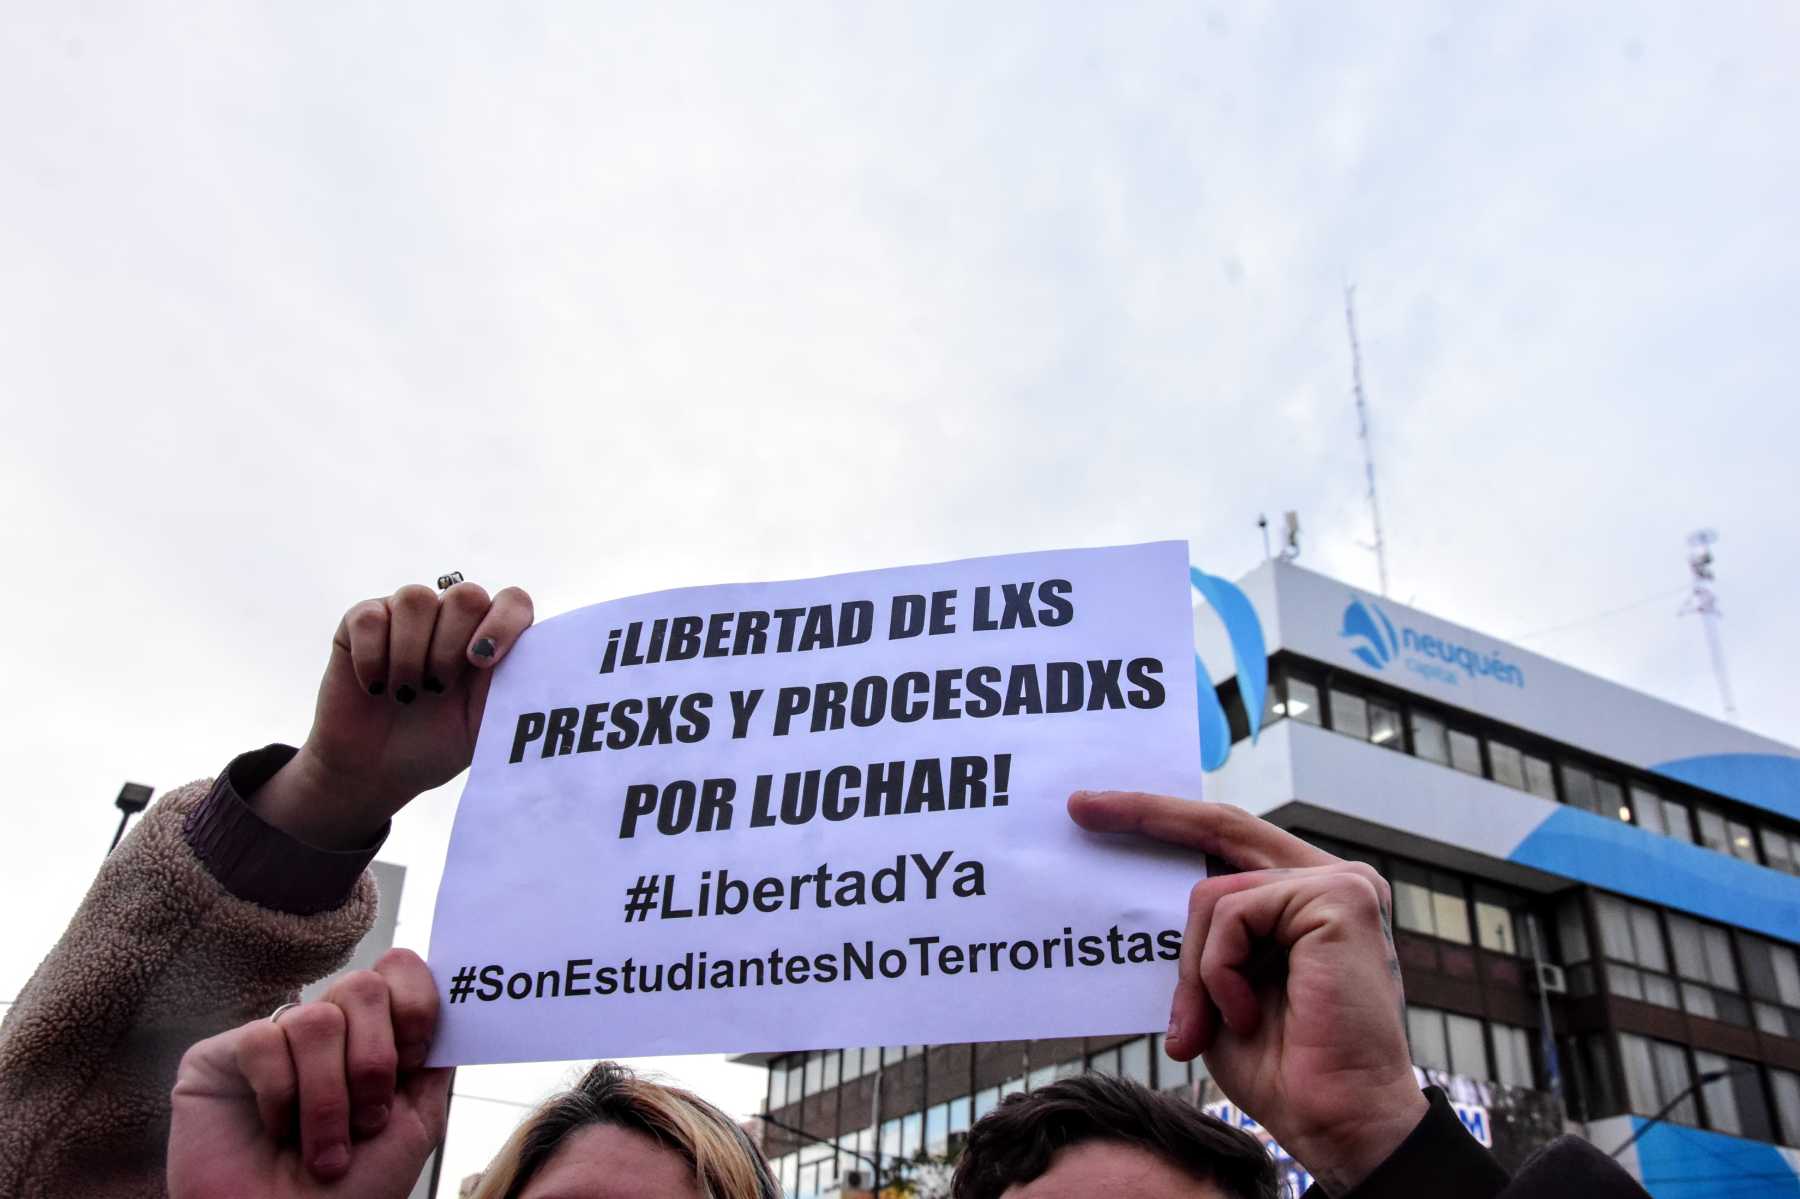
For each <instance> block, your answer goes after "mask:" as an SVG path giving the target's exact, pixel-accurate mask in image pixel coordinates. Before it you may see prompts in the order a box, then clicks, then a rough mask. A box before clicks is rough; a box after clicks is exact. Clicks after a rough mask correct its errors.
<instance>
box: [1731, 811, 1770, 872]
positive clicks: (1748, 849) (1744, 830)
mask: <svg viewBox="0 0 1800 1199" xmlns="http://www.w3.org/2000/svg"><path fill="white" fill-rule="evenodd" d="M1725 833H1726V836H1728V837H1729V838H1731V856H1732V857H1734V858H1737V859H1738V860H1739V861H1743V862H1750V863H1752V864H1755V865H1761V861H1760V859H1758V858H1757V856H1756V842H1755V841H1754V840H1752V839H1751V837H1750V826H1749V825H1747V824H1739V823H1738V822H1737V821H1735V820H1728V821H1726V822H1725Z"/></svg>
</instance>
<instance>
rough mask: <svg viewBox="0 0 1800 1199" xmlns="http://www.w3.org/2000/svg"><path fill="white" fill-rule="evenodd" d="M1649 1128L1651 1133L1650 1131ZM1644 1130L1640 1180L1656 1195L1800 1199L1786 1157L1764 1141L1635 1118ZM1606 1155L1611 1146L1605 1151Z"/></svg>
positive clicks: (1799, 1180)
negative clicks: (1792, 1198) (1789, 1198)
mask: <svg viewBox="0 0 1800 1199" xmlns="http://www.w3.org/2000/svg"><path fill="white" fill-rule="evenodd" d="M1646 1125H1648V1127H1645V1126H1646ZM1640 1129H1641V1130H1643V1134H1644V1135H1643V1136H1642V1137H1640V1138H1639V1139H1638V1143H1637V1146H1636V1149H1637V1160H1638V1174H1639V1175H1640V1176H1641V1177H1642V1179H1643V1182H1644V1189H1646V1190H1648V1191H1649V1192H1650V1193H1651V1194H1652V1195H1658V1196H1662V1195H1668V1196H1676V1197H1679V1199H1727V1197H1729V1199H1743V1196H1746V1195H1755V1196H1757V1197H1758V1199H1780V1197H1781V1196H1791V1197H1794V1199H1800V1177H1795V1175H1794V1168H1793V1166H1791V1165H1789V1164H1788V1161H1787V1159H1786V1158H1785V1157H1783V1156H1782V1154H1781V1151H1780V1150H1779V1149H1777V1148H1776V1147H1775V1146H1773V1145H1767V1144H1764V1143H1763V1142H1761V1141H1747V1140H1744V1139H1742V1138H1740V1137H1731V1136H1726V1135H1725V1134H1724V1133H1719V1132H1706V1131H1704V1130H1703V1129H1699V1128H1687V1127H1684V1126H1682V1125H1680V1124H1672V1123H1667V1122H1659V1123H1656V1124H1650V1123H1649V1121H1647V1120H1644V1119H1641V1118H1638V1117H1633V1119H1632V1121H1631V1130H1632V1131H1633V1132H1637V1131H1639V1130H1640ZM1601 1148H1602V1149H1605V1148H1606V1146H1604V1145H1602V1146H1601Z"/></svg>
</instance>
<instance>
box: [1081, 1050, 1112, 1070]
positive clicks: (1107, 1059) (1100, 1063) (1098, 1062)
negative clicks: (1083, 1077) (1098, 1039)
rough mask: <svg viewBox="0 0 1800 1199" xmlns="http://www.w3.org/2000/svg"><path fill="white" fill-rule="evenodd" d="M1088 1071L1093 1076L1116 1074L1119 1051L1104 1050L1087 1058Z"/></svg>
mask: <svg viewBox="0 0 1800 1199" xmlns="http://www.w3.org/2000/svg"><path fill="white" fill-rule="evenodd" d="M1088 1069H1090V1070H1092V1071H1093V1072H1094V1073H1095V1074H1117V1073H1118V1072H1119V1051H1118V1050H1117V1049H1106V1050H1102V1051H1101V1052H1099V1053H1096V1054H1092V1055H1090V1056H1089V1057H1088Z"/></svg>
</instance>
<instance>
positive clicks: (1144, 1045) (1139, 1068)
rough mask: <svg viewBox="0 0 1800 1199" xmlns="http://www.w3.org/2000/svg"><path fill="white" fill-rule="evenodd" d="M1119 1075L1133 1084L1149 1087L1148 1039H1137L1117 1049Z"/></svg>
mask: <svg viewBox="0 0 1800 1199" xmlns="http://www.w3.org/2000/svg"><path fill="white" fill-rule="evenodd" d="M1119 1073H1120V1074H1121V1075H1123V1076H1124V1077H1126V1078H1129V1079H1130V1080H1131V1081H1133V1082H1137V1083H1142V1084H1143V1085H1144V1086H1149V1085H1150V1039H1149V1038H1148V1037H1139V1038H1138V1039H1137V1040H1135V1041H1127V1042H1126V1043H1125V1044H1124V1045H1123V1046H1121V1047H1120V1049H1119Z"/></svg>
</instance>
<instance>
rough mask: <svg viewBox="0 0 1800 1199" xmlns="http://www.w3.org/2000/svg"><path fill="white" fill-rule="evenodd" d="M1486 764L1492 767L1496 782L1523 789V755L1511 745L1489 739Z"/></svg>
mask: <svg viewBox="0 0 1800 1199" xmlns="http://www.w3.org/2000/svg"><path fill="white" fill-rule="evenodd" d="M1488 765H1489V766H1491V767H1492V768H1493V771H1494V781H1495V782H1496V783H1505V784H1506V785H1507V786H1508V787H1516V788H1517V789H1518V790H1520V791H1523V790H1525V755H1524V754H1522V753H1520V752H1519V751H1518V750H1517V749H1515V748H1514V747H1513V746H1510V745H1507V744H1505V743H1503V742H1500V741H1494V740H1489V741H1488Z"/></svg>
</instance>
